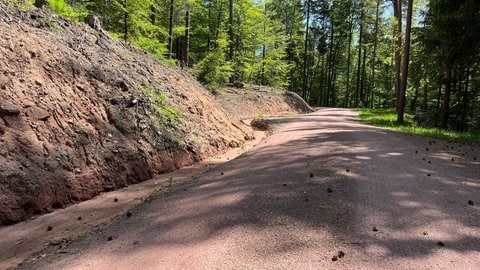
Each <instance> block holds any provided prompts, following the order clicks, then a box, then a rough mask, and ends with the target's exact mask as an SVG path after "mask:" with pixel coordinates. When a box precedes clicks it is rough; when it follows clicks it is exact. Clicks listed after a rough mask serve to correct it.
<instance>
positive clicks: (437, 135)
mask: <svg viewBox="0 0 480 270" xmlns="http://www.w3.org/2000/svg"><path fill="white" fill-rule="evenodd" d="M359 118H360V121H361V122H363V123H365V124H368V125H372V126H377V127H383V128H387V129H390V130H395V131H400V132H405V133H409V134H417V135H421V136H424V137H428V138H432V139H438V140H446V141H455V142H460V143H468V144H473V145H477V146H480V134H474V133H471V132H457V131H450V130H444V129H440V128H428V127H422V126H420V125H419V124H418V123H417V122H416V120H415V119H416V117H415V116H414V115H412V114H409V113H407V114H406V116H405V121H404V122H403V123H402V124H400V123H398V122H397V112H396V111H395V109H361V110H360V115H359Z"/></svg>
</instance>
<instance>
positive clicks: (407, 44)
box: [397, 0, 413, 123]
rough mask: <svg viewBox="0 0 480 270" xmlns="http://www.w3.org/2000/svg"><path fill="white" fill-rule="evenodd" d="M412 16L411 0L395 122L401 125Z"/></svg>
mask: <svg viewBox="0 0 480 270" xmlns="http://www.w3.org/2000/svg"><path fill="white" fill-rule="evenodd" d="M412 14H413V0H408V6H407V24H406V29H405V48H404V49H405V50H404V53H403V67H402V84H401V86H402V88H401V89H400V102H399V108H398V112H397V122H399V123H403V120H404V119H403V115H404V112H405V99H406V93H407V83H408V64H409V62H410V36H411V35H410V34H411V32H412V31H411V30H412Z"/></svg>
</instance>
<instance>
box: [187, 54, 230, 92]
mask: <svg viewBox="0 0 480 270" xmlns="http://www.w3.org/2000/svg"><path fill="white" fill-rule="evenodd" d="M193 72H194V74H195V76H197V78H198V79H199V80H200V81H201V82H203V83H206V84H208V85H211V86H212V87H217V86H218V85H222V84H225V83H226V82H228V79H229V78H230V76H231V75H232V72H233V66H232V64H231V63H229V62H228V61H226V56H225V52H224V51H223V50H221V49H219V50H215V51H212V52H210V53H209V54H207V55H206V56H205V58H203V59H202V60H201V61H200V62H199V63H198V64H196V65H195V66H194V70H193Z"/></svg>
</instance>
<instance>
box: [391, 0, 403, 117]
mask: <svg viewBox="0 0 480 270" xmlns="http://www.w3.org/2000/svg"><path fill="white" fill-rule="evenodd" d="M393 16H394V17H395V18H396V19H397V24H396V27H395V31H394V36H395V108H396V109H397V112H398V109H399V107H400V91H401V90H400V89H401V88H402V73H401V72H402V54H401V48H402V0H393Z"/></svg>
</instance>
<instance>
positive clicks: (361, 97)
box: [360, 47, 368, 107]
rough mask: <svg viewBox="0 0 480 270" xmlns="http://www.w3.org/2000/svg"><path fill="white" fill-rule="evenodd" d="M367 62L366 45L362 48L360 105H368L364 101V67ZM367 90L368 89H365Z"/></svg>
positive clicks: (365, 78) (365, 72) (365, 75)
mask: <svg viewBox="0 0 480 270" xmlns="http://www.w3.org/2000/svg"><path fill="white" fill-rule="evenodd" d="M366 63H367V47H364V48H363V60H362V79H361V80H360V102H361V104H362V106H364V107H368V102H366V101H365V93H366V92H367V91H366V90H365V87H366V84H365V82H366V81H367V68H366V67H365V66H366ZM367 90H368V89H367Z"/></svg>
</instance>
